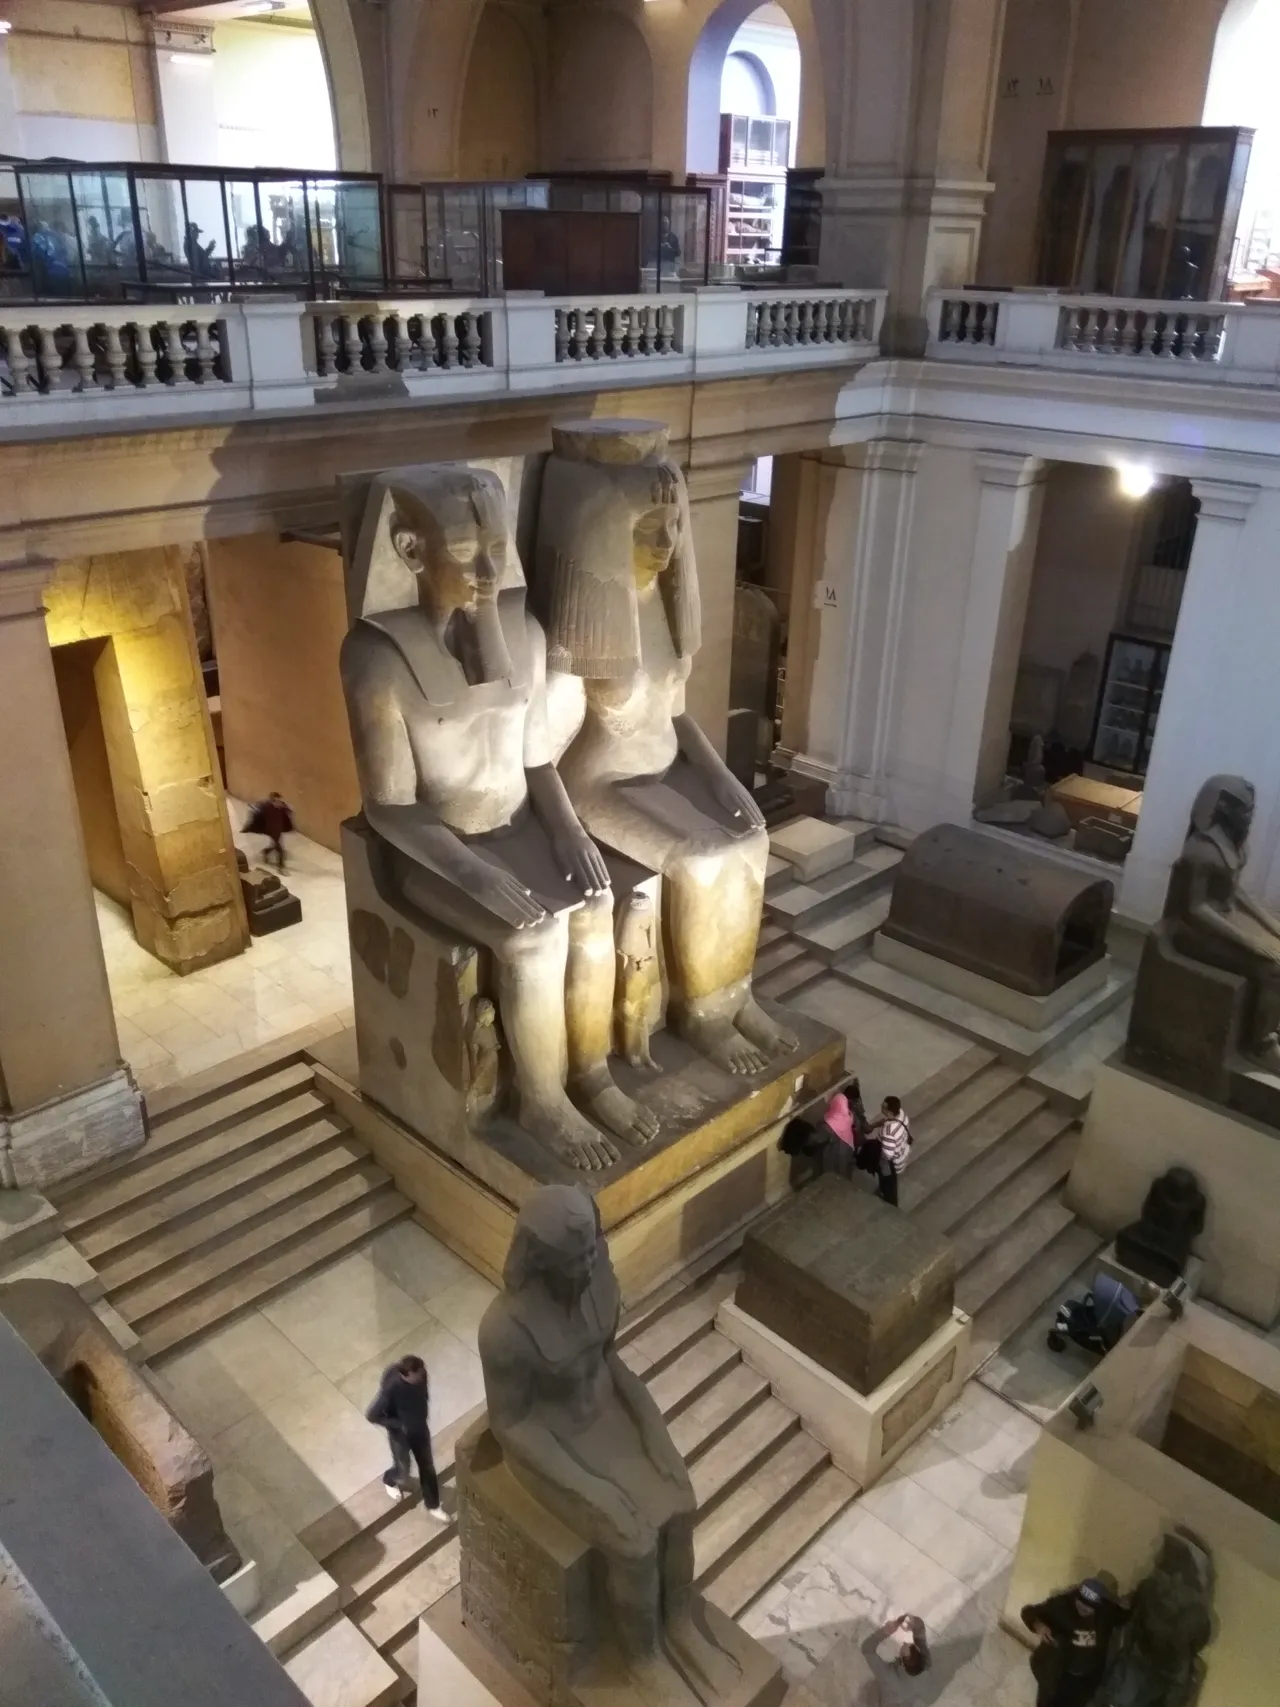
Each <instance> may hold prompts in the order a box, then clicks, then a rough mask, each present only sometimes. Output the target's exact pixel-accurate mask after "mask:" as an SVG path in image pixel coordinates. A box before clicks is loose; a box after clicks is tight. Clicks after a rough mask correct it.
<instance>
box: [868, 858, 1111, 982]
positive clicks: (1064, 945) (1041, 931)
mask: <svg viewBox="0 0 1280 1707" xmlns="http://www.w3.org/2000/svg"><path fill="white" fill-rule="evenodd" d="M1114 900H1115V889H1114V887H1113V885H1112V884H1110V883H1109V882H1108V881H1107V880H1106V879H1105V878H1092V877H1087V876H1084V875H1082V874H1081V873H1079V872H1074V871H1068V870H1067V869H1066V868H1065V867H1063V866H1059V865H1056V864H1052V863H1050V861H1048V860H1046V859H1040V858H1037V857H1036V856H1035V855H1034V854H1029V853H1024V852H1023V851H1022V850H1021V849H1020V848H1013V847H1005V846H1004V845H1002V844H1001V843H999V842H997V841H995V840H994V839H993V838H992V837H990V836H985V835H982V834H980V833H979V832H978V831H976V830H967V829H964V828H962V827H961V826H959V825H957V824H939V825H937V826H935V828H934V829H932V830H927V831H925V833H924V834H923V835H920V836H917V837H916V839H915V841H914V842H913V843H912V844H911V846H910V848H909V849H908V850H907V853H906V855H905V857H904V858H903V861H902V864H901V865H900V866H899V867H898V872H897V875H896V877H895V878H894V883H893V898H892V901H891V902H890V906H889V917H888V919H887V920H886V922H885V924H884V926H883V927H882V931H881V935H882V936H884V937H887V938H888V939H889V940H890V941H892V942H899V943H903V944H905V945H906V946H907V947H908V948H910V949H914V950H916V951H918V952H919V953H921V954H928V955H933V956H935V957H936V958H937V959H939V960H945V961H949V962H950V963H951V964H952V965H954V966H960V967H963V968H964V969H965V970H966V971H968V972H973V973H975V974H977V975H978V976H979V977H982V978H987V979H990V980H991V981H992V982H993V983H995V984H1002V985H1004V986H1005V987H1006V988H1008V989H1011V990H1016V991H1019V992H1021V993H1022V994H1023V995H1027V996H1034V997H1043V996H1050V995H1052V994H1053V993H1054V991H1056V990H1059V989H1061V988H1062V986H1063V985H1065V984H1067V983H1068V982H1069V981H1070V980H1071V979H1073V978H1077V977H1079V975H1080V974H1081V973H1083V972H1086V971H1088V970H1089V968H1091V967H1094V966H1097V965H1098V964H1099V963H1100V962H1101V961H1102V960H1103V958H1104V956H1105V954H1106V946H1107V925H1108V923H1109V921H1110V918H1111V907H1112V904H1113V902H1114Z"/></svg>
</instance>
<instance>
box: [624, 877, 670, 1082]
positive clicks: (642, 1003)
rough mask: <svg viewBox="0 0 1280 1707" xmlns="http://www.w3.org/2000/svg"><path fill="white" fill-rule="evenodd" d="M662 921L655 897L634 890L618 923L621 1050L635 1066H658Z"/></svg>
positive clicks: (639, 890) (631, 1064) (629, 1063)
mask: <svg viewBox="0 0 1280 1707" xmlns="http://www.w3.org/2000/svg"><path fill="white" fill-rule="evenodd" d="M657 931H658V921H657V919H656V918H655V916H654V910H653V901H652V899H651V898H650V897H649V896H648V895H646V894H645V892H644V890H642V889H636V890H633V891H632V893H631V895H629V896H628V898H627V906H626V910H625V912H624V913H623V915H622V920H621V923H620V924H619V926H618V984H619V991H618V996H619V1000H618V1039H617V1043H618V1054H619V1055H621V1056H622V1058H623V1060H624V1061H626V1062H627V1063H628V1065H630V1066H632V1067H649V1068H652V1067H653V1066H654V1060H653V1056H652V1055H651V1054H650V1053H649V1036H650V1033H651V1032H652V1030H653V1007H654V1001H655V997H656V996H658V995H659V994H660V988H659V985H660V978H659V972H658V942H657Z"/></svg>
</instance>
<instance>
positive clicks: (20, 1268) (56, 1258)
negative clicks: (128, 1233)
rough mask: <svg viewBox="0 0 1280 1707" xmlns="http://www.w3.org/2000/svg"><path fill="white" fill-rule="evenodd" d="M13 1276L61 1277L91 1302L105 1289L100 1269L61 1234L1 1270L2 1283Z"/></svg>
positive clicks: (63, 1281) (21, 1277)
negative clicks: (89, 1261) (49, 1242)
mask: <svg viewBox="0 0 1280 1707" xmlns="http://www.w3.org/2000/svg"><path fill="white" fill-rule="evenodd" d="M11 1280H60V1281H62V1283H63V1284H64V1285H66V1286H74V1287H75V1289H76V1291H77V1292H78V1293H79V1294H80V1296H81V1297H82V1298H83V1299H84V1300H85V1302H86V1303H89V1304H92V1303H93V1302H94V1300H95V1299H99V1298H101V1297H102V1295H103V1293H104V1292H105V1291H106V1288H105V1287H104V1286H103V1284H102V1281H101V1280H100V1279H99V1277H98V1272H97V1270H96V1269H95V1268H93V1266H92V1265H91V1264H90V1263H88V1262H86V1261H85V1259H84V1258H83V1257H82V1256H81V1255H80V1252H79V1251H78V1250H77V1249H76V1248H75V1246H74V1245H73V1244H72V1243H71V1242H70V1240H69V1239H64V1238H61V1237H59V1238H57V1239H55V1240H54V1241H53V1243H52V1244H48V1245H44V1246H42V1247H41V1248H40V1249H39V1250H36V1251H29V1252H28V1253H27V1255H26V1256H24V1257H19V1258H18V1260H17V1262H15V1263H13V1264H11V1265H10V1266H9V1267H7V1268H5V1269H4V1270H3V1272H0V1283H3V1284H7V1283H8V1282H9V1281H11ZM109 1325H110V1324H108V1326H109Z"/></svg>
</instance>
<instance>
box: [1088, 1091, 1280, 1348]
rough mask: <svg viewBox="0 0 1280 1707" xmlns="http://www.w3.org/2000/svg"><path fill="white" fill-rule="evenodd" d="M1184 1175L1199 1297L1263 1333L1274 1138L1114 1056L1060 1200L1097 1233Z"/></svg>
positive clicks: (1277, 1168) (1276, 1154)
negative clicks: (1194, 1189)
mask: <svg viewBox="0 0 1280 1707" xmlns="http://www.w3.org/2000/svg"><path fill="white" fill-rule="evenodd" d="M1173 1167H1183V1168H1190V1170H1191V1171H1192V1173H1193V1174H1195V1176H1196V1179H1197V1180H1198V1181H1199V1183H1200V1186H1201V1189H1202V1190H1203V1191H1204V1193H1205V1196H1206V1198H1207V1199H1208V1208H1207V1215H1206V1220H1205V1229H1204V1232H1203V1234H1202V1235H1201V1236H1200V1238H1198V1239H1197V1240H1196V1253H1197V1255H1199V1256H1201V1257H1202V1258H1203V1259H1204V1270H1203V1275H1202V1278H1201V1282H1200V1291H1201V1293H1202V1294H1203V1295H1204V1297H1206V1298H1208V1299H1210V1300H1211V1301H1212V1302H1213V1303H1215V1304H1221V1305H1222V1306H1223V1307H1224V1308H1226V1309H1228V1310H1234V1311H1235V1312H1236V1313H1237V1314H1238V1315H1241V1316H1244V1317H1246V1318H1247V1319H1248V1320H1249V1321H1251V1322H1256V1323H1257V1324H1258V1326H1259V1327H1262V1328H1271V1327H1273V1326H1274V1325H1275V1323H1276V1322H1277V1320H1280V1133H1278V1132H1276V1131H1275V1130H1273V1129H1272V1128H1271V1127H1268V1126H1264V1125H1262V1124H1261V1123H1260V1122H1258V1121H1256V1120H1250V1119H1249V1118H1248V1117H1247V1116H1246V1115H1242V1114H1236V1113H1233V1112H1232V1111H1231V1110H1230V1109H1225V1108H1223V1107H1221V1106H1220V1105H1219V1104H1216V1103H1211V1102H1207V1101H1205V1100H1204V1099H1203V1098H1202V1097H1196V1096H1192V1095H1190V1094H1189V1093H1187V1092H1185V1091H1177V1090H1174V1089H1172V1087H1170V1086H1169V1085H1166V1084H1162V1083H1161V1082H1160V1081H1159V1080H1158V1079H1152V1078H1148V1077H1147V1075H1146V1074H1144V1073H1139V1072H1137V1071H1136V1070H1135V1069H1134V1068H1132V1067H1128V1066H1124V1065H1122V1064H1121V1063H1120V1062H1119V1060H1118V1059H1113V1060H1111V1061H1109V1062H1107V1063H1105V1064H1104V1065H1103V1066H1102V1067H1101V1068H1100V1069H1099V1072H1098V1077H1097V1081H1096V1083H1095V1085H1094V1091H1093V1097H1092V1099H1091V1101H1090V1103H1089V1111H1088V1114H1087V1115H1086V1117H1085V1122H1084V1130H1083V1132H1082V1133H1081V1136H1080V1146H1079V1149H1078V1150H1077V1151H1076V1159H1075V1162H1074V1165H1073V1166H1072V1169H1071V1177H1070V1179H1069V1180H1068V1182H1067V1189H1066V1202H1067V1204H1068V1205H1069V1207H1070V1208H1072V1209H1074V1210H1075V1212H1076V1214H1077V1215H1079V1216H1080V1218H1081V1220H1082V1221H1084V1222H1086V1223H1087V1224H1088V1225H1089V1226H1090V1227H1093V1228H1094V1229H1095V1230H1096V1231H1097V1232H1099V1233H1104V1234H1109V1235H1110V1234H1115V1233H1116V1232H1118V1231H1119V1229H1120V1228H1121V1227H1124V1226H1127V1225H1128V1224H1129V1223H1130V1222H1131V1221H1136V1220H1137V1219H1138V1216H1139V1215H1140V1213H1141V1210H1142V1202H1143V1198H1144V1197H1145V1196H1146V1192H1147V1188H1148V1187H1149V1186H1150V1184H1151V1182H1152V1180H1153V1179H1155V1178H1156V1176H1157V1175H1158V1174H1162V1173H1164V1172H1166V1170H1167V1169H1169V1168H1173Z"/></svg>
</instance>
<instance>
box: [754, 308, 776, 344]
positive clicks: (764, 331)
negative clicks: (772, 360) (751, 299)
mask: <svg viewBox="0 0 1280 1707" xmlns="http://www.w3.org/2000/svg"><path fill="white" fill-rule="evenodd" d="M751 312H752V314H753V315H754V316H755V322H756V346H755V347H756V349H758V350H767V349H768V347H769V333H770V331H771V330H772V328H773V317H772V315H771V314H770V312H769V304H768V303H767V302H756V303H753V304H752V306H751Z"/></svg>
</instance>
